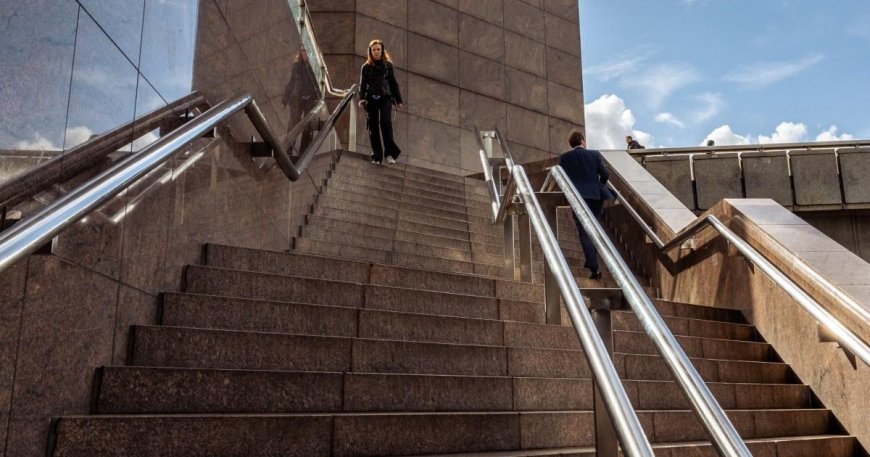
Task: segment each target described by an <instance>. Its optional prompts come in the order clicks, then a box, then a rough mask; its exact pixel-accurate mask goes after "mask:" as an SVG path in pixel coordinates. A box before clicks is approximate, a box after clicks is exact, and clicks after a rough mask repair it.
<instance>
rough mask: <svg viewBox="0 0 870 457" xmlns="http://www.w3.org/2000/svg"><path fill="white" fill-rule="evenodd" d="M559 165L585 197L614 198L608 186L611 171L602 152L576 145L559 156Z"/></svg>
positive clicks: (596, 198) (595, 198) (594, 198)
mask: <svg viewBox="0 0 870 457" xmlns="http://www.w3.org/2000/svg"><path fill="white" fill-rule="evenodd" d="M559 165H561V166H562V168H563V169H564V170H565V173H566V174H567V175H568V177H569V178H570V179H571V183H572V184H574V187H576V188H577V192H579V193H580V196H581V197H583V198H588V199H592V200H609V199H611V198H613V194H612V193H611V192H610V189H608V188H607V179H608V178H610V173H609V172H608V171H607V165H605V164H604V158H603V157H602V156H601V153H600V152H598V151H596V150H594V149H584V148H581V147H579V146H578V147H576V148H574V149H572V150H570V151H568V152H566V153H564V154H562V155H561V156H559Z"/></svg>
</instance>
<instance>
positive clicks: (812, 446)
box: [417, 435, 857, 457]
mask: <svg viewBox="0 0 870 457" xmlns="http://www.w3.org/2000/svg"><path fill="white" fill-rule="evenodd" d="M745 442H746V445H747V446H748V447H749V450H750V452H752V454H753V455H756V456H771V457H773V456H783V457H785V456H787V457H817V456H821V455H824V456H826V457H855V456H856V454H855V451H854V449H855V446H856V443H857V441H856V440H855V438H854V437H852V436H845V435H814V436H794V437H791V436H790V437H772V438H755V439H749V440H745ZM652 446H653V450H654V451H655V452H656V454H657V455H666V456H668V457H698V456H705V457H706V456H709V457H715V456H717V455H718V454H717V453H716V451H715V450H714V449H713V446H712V445H710V443H709V442H687V443H653V445H652ZM447 455H448V454H427V455H418V456H417V457H439V456H447ZM450 455H455V454H450ZM462 455H463V457H546V456H562V457H566V456H570V457H595V455H596V454H595V448H594V447H591V446H586V447H568V448H550V449H534V450H520V451H498V452H471V453H463V454H462Z"/></svg>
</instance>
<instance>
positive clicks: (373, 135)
mask: <svg viewBox="0 0 870 457" xmlns="http://www.w3.org/2000/svg"><path fill="white" fill-rule="evenodd" d="M366 118H367V119H368V131H369V141H370V142H371V145H372V160H374V161H375V162H380V161H382V160H383V159H384V154H386V155H388V156H390V157H392V158H394V159H398V158H399V154H401V153H402V150H401V149H399V147H398V146H396V142H395V141H393V103H392V100H390V99H389V98H381V99H380V100H369V101H368V102H367V103H366ZM381 137H383V143H382V142H381Z"/></svg>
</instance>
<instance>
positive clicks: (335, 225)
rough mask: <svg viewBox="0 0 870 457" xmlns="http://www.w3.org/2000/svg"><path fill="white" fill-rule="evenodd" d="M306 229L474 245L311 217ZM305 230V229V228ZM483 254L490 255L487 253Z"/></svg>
mask: <svg viewBox="0 0 870 457" xmlns="http://www.w3.org/2000/svg"><path fill="white" fill-rule="evenodd" d="M306 227H310V229H309V230H332V231H336V232H344V233H356V234H361V235H368V236H371V237H374V238H383V239H385V240H398V241H409V242H414V243H422V244H428V245H431V246H441V247H445V248H451V249H461V250H465V251H471V250H472V243H470V242H469V241H468V240H460V239H456V238H448V237H444V236H438V235H429V234H425V233H417V232H411V231H407V230H398V229H395V228H387V227H379V226H376V225H366V224H360V223H357V222H346V221H340V220H337V219H329V218H325V217H320V216H309V217H308V221H307V223H306ZM303 230H305V229H304V228H303ZM475 245H477V243H475ZM486 246H489V245H486ZM483 252H485V253H490V252H487V251H483Z"/></svg>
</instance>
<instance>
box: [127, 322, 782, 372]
mask: <svg viewBox="0 0 870 457" xmlns="http://www.w3.org/2000/svg"><path fill="white" fill-rule="evenodd" d="M131 335H132V337H133V345H132V351H131V358H130V363H131V365H138V366H154V367H187V368H222V369H247V370H290V371H341V372H346V371H353V372H365V373H406V374H437V375H471V376H523V377H553V378H583V377H587V378H588V377H589V376H590V373H589V369H588V366H587V365H586V359H585V357H584V354H583V352H582V351H578V350H569V349H545V348H534V347H518V346H495V345H474V344H454V343H432V342H417V341H399V340H378V339H365V338H349V337H329V336H311V335H294V334H287V333H266V332H253V331H229V330H216V329H202V328H190V327H169V326H134V327H132V329H131ZM618 339H619V336H617V341H618ZM216 348H219V350H215V349H216ZM691 360H692V362H693V364H695V365H696V367H697V369H698V371H699V373H700V374H701V376H702V378H704V379H705V380H707V381H716V382H756V383H758V382H761V383H764V382H768V383H770V382H773V383H785V382H787V381H788V379H789V378H788V377H787V375H788V373H777V372H776V367H775V366H774V365H770V366H768V365H764V364H759V365H754V366H753V365H751V362H750V364H747V362H746V361H727V360H711V359H699V358H692V359H691ZM728 362H730V363H731V364H732V365H728V364H727V363H728ZM734 363H737V364H738V365H736V366H737V367H754V370H750V371H747V372H746V373H743V374H738V377H737V378H736V379H731V378H728V376H730V375H732V374H731V373H720V372H719V371H720V368H721V367H730V366H735V365H733V364H734ZM755 363H759V362H755ZM740 364H743V365H740ZM614 365H615V366H616V368H617V372H620V373H621V374H622V375H623V376H624V377H625V378H626V379H645V380H660V381H667V380H671V378H670V377H669V376H670V373H669V372H667V368H666V367H665V366H664V363H663V361H661V359H660V358H659V357H657V356H641V355H638V354H622V353H616V354H615V356H614ZM771 367H773V368H771ZM662 369H664V370H662ZM739 376H742V377H739ZM765 376H768V377H771V379H768V378H765ZM723 378H724V379H723Z"/></svg>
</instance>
